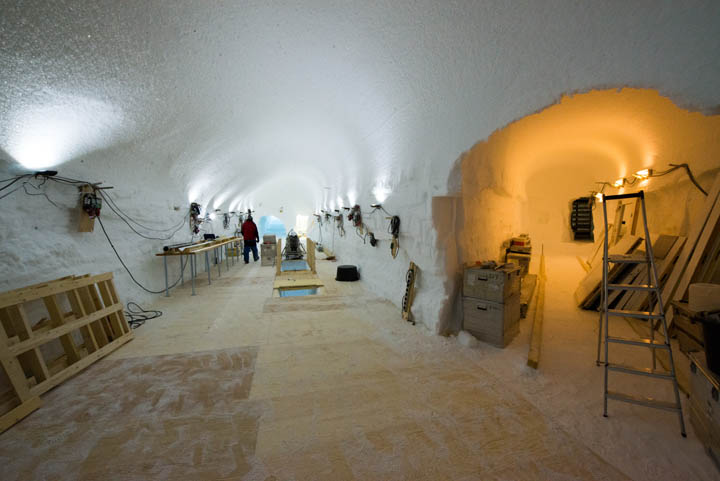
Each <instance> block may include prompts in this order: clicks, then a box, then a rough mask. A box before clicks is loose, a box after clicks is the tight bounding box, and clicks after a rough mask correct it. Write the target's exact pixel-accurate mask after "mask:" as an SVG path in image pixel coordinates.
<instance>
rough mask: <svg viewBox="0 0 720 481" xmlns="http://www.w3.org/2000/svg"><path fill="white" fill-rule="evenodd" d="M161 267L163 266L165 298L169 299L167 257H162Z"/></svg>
mask: <svg viewBox="0 0 720 481" xmlns="http://www.w3.org/2000/svg"><path fill="white" fill-rule="evenodd" d="M163 265H164V266H165V297H170V289H169V288H168V277H167V276H168V274H167V256H163Z"/></svg>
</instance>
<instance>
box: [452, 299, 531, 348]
mask: <svg viewBox="0 0 720 481" xmlns="http://www.w3.org/2000/svg"><path fill="white" fill-rule="evenodd" d="M519 326H520V293H516V294H514V295H512V296H511V297H509V298H507V299H505V302H504V303H499V302H492V301H485V300H482V299H476V298H474V297H464V298H463V329H464V330H466V331H468V332H469V333H470V334H472V335H473V336H475V337H476V338H478V339H479V340H480V341H483V342H487V343H488V344H492V345H493V346H496V347H505V346H507V345H508V344H509V343H510V341H512V340H513V338H514V337H515V336H516V335H517V334H518V332H520V327H519Z"/></svg>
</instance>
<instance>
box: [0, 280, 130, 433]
mask: <svg viewBox="0 0 720 481" xmlns="http://www.w3.org/2000/svg"><path fill="white" fill-rule="evenodd" d="M112 278H113V276H112V273H110V272H108V273H106V274H100V275H97V276H90V275H85V276H81V277H74V276H71V277H63V278H61V279H56V280H54V281H50V282H45V283H42V284H35V285H32V286H27V287H23V288H20V289H15V290H13V291H9V292H4V293H2V294H0V364H1V365H2V369H3V370H4V371H5V375H6V376H7V378H8V380H9V382H10V385H11V389H10V391H8V392H7V393H5V394H3V395H0V400H1V402H0V432H2V431H4V430H5V429H7V428H9V427H10V426H12V425H13V424H15V423H16V422H18V421H19V420H20V419H22V418H23V417H25V416H27V415H28V414H30V413H31V412H32V411H34V410H35V409H37V408H39V407H40V399H39V396H40V395H42V394H43V393H45V392H47V391H48V390H50V389H52V388H53V387H55V386H57V385H58V384H60V383H62V382H63V381H66V380H67V379H69V378H70V377H72V376H74V375H75V374H77V373H78V372H80V371H82V370H83V369H85V368H86V367H88V366H89V365H90V364H92V363H94V362H95V361H97V360H98V359H100V358H102V357H103V356H106V355H107V354H110V353H111V352H112V351H114V350H115V349H117V348H118V347H120V346H121V345H123V344H125V343H126V342H127V341H129V340H131V339H132V338H133V333H132V330H131V329H130V326H129V325H128V323H127V320H126V319H125V316H124V314H123V305H122V303H121V302H120V300H119V299H118V296H117V292H116V290H115V285H114V284H113V281H112ZM68 309H69V310H68ZM58 353H62V354H60V355H59V356H58V355H57V354H58ZM53 354H55V358H54V359H52V360H50V361H46V356H52V355H53Z"/></svg>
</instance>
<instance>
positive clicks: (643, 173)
mask: <svg viewBox="0 0 720 481" xmlns="http://www.w3.org/2000/svg"><path fill="white" fill-rule="evenodd" d="M651 175H652V170H651V169H642V170H638V171H637V172H635V173H634V174H633V176H635V178H637V179H647V178H648V177H650V176H651Z"/></svg>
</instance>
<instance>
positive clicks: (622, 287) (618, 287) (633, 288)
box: [608, 284, 657, 291]
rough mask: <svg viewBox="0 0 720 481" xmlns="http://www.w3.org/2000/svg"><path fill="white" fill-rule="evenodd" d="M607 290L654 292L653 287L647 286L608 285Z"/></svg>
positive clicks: (654, 288)
mask: <svg viewBox="0 0 720 481" xmlns="http://www.w3.org/2000/svg"><path fill="white" fill-rule="evenodd" d="M608 289H612V290H616V291H654V290H657V289H656V287H655V286H651V285H649V284H608Z"/></svg>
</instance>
